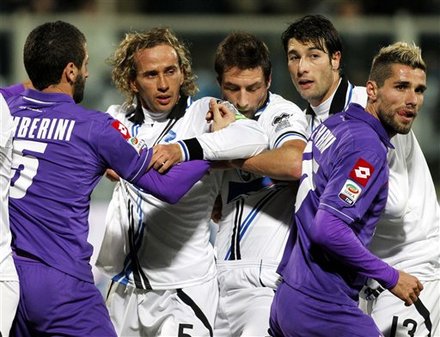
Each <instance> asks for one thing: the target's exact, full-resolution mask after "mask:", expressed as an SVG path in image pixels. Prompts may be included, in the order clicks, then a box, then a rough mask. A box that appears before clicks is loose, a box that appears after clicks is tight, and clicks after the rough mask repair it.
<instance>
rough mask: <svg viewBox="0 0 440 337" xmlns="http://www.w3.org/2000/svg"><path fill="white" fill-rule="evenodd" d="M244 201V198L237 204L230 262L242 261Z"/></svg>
mask: <svg viewBox="0 0 440 337" xmlns="http://www.w3.org/2000/svg"><path fill="white" fill-rule="evenodd" d="M243 208H244V200H243V199H242V198H240V199H238V200H237V201H236V202H235V218H234V229H233V230H232V237H231V256H230V257H229V260H241V253H240V224H241V219H242V218H243Z"/></svg>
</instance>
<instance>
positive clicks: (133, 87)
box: [130, 81, 139, 93]
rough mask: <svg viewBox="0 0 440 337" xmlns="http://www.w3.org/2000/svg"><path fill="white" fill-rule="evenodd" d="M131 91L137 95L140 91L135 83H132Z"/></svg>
mask: <svg viewBox="0 0 440 337" xmlns="http://www.w3.org/2000/svg"><path fill="white" fill-rule="evenodd" d="M130 89H131V90H133V92H135V93H138V92H139V90H138V88H137V86H136V83H135V81H130Z"/></svg>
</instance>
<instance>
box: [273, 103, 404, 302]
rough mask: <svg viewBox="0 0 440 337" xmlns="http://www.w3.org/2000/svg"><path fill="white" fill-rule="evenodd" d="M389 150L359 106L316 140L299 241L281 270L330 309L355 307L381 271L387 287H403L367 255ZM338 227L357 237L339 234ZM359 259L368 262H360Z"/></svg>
mask: <svg viewBox="0 0 440 337" xmlns="http://www.w3.org/2000/svg"><path fill="white" fill-rule="evenodd" d="M387 147H392V145H391V144H390V142H389V136H388V135H387V133H386V131H385V129H384V128H383V126H382V124H381V123H380V121H379V120H378V119H376V118H374V117H373V116H371V115H370V114H368V113H366V112H365V111H364V109H363V108H362V107H361V106H360V105H357V104H351V105H350V106H349V108H348V109H347V111H346V112H343V113H339V114H337V115H335V116H332V117H330V118H328V119H327V120H326V121H325V122H324V123H323V124H322V125H321V126H320V127H318V128H317V129H315V131H314V132H313V133H312V136H311V138H310V141H309V143H308V145H307V147H306V149H305V151H304V155H303V176H302V178H301V184H300V188H299V191H298V195H297V201H296V206H295V207H296V214H295V221H296V224H297V234H296V241H295V243H294V244H293V243H292V242H290V244H288V246H289V245H290V247H291V249H290V250H289V249H286V251H285V254H284V256H283V260H282V262H281V264H280V267H279V272H280V274H281V275H282V276H283V278H284V281H285V282H286V283H287V284H289V286H291V287H292V288H294V289H297V290H299V291H300V292H302V293H304V294H306V295H308V296H310V297H314V298H318V299H321V300H324V301H326V302H332V303H339V304H349V305H355V301H357V299H358V293H359V290H360V289H361V287H362V285H363V284H364V283H365V280H366V278H367V276H368V275H370V276H371V275H372V273H373V272H372V270H374V269H375V267H376V266H379V267H380V268H382V269H381V273H382V274H383V275H380V276H381V277H382V279H386V280H390V279H391V280H390V281H389V282H390V283H392V282H395V281H397V279H396V274H395V273H394V270H392V271H391V272H390V270H389V267H388V266H387V265H386V266H384V265H383V263H382V261H380V260H379V259H377V258H376V257H374V256H371V255H368V254H370V253H369V252H368V250H366V249H365V247H366V246H368V244H369V242H370V240H371V238H372V236H373V233H374V229H375V225H376V222H377V221H378V218H379V216H380V214H381V212H382V210H383V209H384V207H385V202H386V199H387V194H388V185H387V181H388V166H387ZM323 217H324V218H323ZM327 220H328V221H327ZM334 224H341V225H342V227H343V228H342V230H344V229H347V228H348V229H350V230H349V231H348V232H343V231H342V232H338V233H336V232H335V231H334V228H333V225H334ZM319 226H321V227H319ZM347 226H348V227H347ZM339 229H340V228H338V230H339ZM324 231H328V232H332V231H333V232H332V233H331V234H332V235H334V236H333V237H332V238H331V240H329V243H328V244H322V242H321V241H320V240H319V239H320V238H319V236H320V235H321V233H323V232H324ZM326 234H327V233H326ZM350 235H351V236H350ZM347 237H349V239H347ZM345 239H347V241H345V242H343V240H345ZM289 240H295V235H291V237H290V238H289ZM317 242H320V243H321V244H317ZM346 242H350V244H349V246H344V247H342V245H343V244H345V243H346ZM338 245H339V246H338ZM330 247H331V249H330ZM327 248H329V249H327ZM359 251H360V252H362V254H366V255H368V256H366V255H363V256H362V258H359V256H357V255H356V253H358V252H359ZM335 252H336V254H335ZM341 252H342V253H341ZM339 253H341V254H339ZM335 255H336V256H335ZM353 255H356V256H357V257H353ZM370 272H371V273H370ZM390 273H391V274H390Z"/></svg>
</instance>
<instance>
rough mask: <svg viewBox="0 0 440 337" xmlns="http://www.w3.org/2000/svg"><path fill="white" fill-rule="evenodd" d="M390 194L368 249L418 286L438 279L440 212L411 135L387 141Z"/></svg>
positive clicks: (424, 164) (424, 163) (432, 183)
mask: <svg viewBox="0 0 440 337" xmlns="http://www.w3.org/2000/svg"><path fill="white" fill-rule="evenodd" d="M391 142H392V144H393V145H394V147H395V149H394V150H391V151H390V152H389V154H388V163H389V166H390V178H389V192H388V200H387V204H386V207H385V212H384V214H383V215H382V217H381V218H380V220H379V222H378V224H377V227H376V232H375V234H374V237H373V240H372V242H371V244H370V250H371V251H372V252H373V253H374V254H375V255H377V256H378V257H380V258H381V259H382V260H384V261H385V262H387V263H388V264H390V265H391V266H393V267H394V268H396V269H402V270H404V271H405V272H407V273H410V274H412V275H414V276H416V277H417V278H419V279H420V280H421V281H428V280H435V279H437V280H438V279H440V207H439V204H438V201H437V196H436V192H435V187H434V182H433V180H432V177H431V174H430V172H429V168H428V164H427V163H426V160H425V157H424V155H423V152H422V150H421V148H420V146H419V143H418V142H417V139H416V137H415V135H414V133H413V132H412V131H411V132H410V133H409V134H407V135H400V134H398V135H396V136H395V137H393V138H392V139H391Z"/></svg>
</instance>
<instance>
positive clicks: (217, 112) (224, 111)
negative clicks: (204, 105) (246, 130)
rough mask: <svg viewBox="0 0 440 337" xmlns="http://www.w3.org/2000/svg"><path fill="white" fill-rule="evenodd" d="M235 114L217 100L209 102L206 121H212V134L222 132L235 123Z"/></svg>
mask: <svg viewBox="0 0 440 337" xmlns="http://www.w3.org/2000/svg"><path fill="white" fill-rule="evenodd" d="M235 119H236V118H235V113H234V112H233V111H231V110H230V109H229V108H227V107H226V106H225V105H224V104H221V103H217V101H216V100H215V99H211V101H210V102H209V111H208V113H207V114H206V120H207V121H208V122H209V121H211V122H212V124H211V132H214V131H218V130H221V129H223V128H225V127H227V126H228V125H229V124H231V123H233V122H235Z"/></svg>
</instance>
